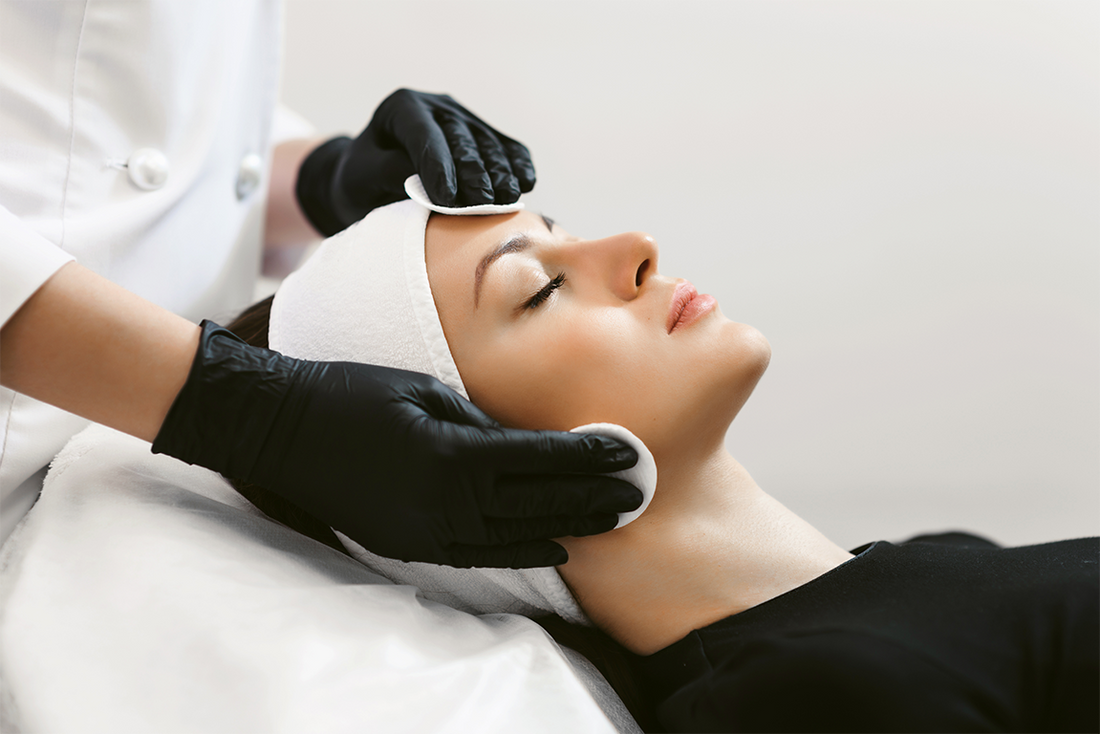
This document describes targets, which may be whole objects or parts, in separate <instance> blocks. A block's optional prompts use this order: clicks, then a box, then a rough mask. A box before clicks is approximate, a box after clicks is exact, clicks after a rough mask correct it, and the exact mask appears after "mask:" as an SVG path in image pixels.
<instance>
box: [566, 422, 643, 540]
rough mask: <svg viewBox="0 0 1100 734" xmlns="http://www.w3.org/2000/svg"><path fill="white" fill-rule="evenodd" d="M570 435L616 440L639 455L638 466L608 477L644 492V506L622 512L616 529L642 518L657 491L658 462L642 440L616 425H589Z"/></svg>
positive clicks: (576, 429) (572, 431) (573, 431)
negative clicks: (586, 435)
mask: <svg viewBox="0 0 1100 734" xmlns="http://www.w3.org/2000/svg"><path fill="white" fill-rule="evenodd" d="M570 433H594V434H597V435H599V436H607V437H609V438H614V439H617V440H619V441H622V442H623V443H625V444H626V445H627V446H629V447H630V448H632V449H634V450H635V451H636V452H637V453H638V463H637V464H635V465H634V466H632V467H630V468H629V469H624V470H623V471H617V472H614V473H612V474H609V475H608V476H612V477H615V478H616V479H622V480H623V481H624V482H630V483H631V484H633V485H634V486H635V487H637V488H638V489H640V490H641V491H642V504H640V505H639V506H638V509H636V510H634V511H633V512H620V513H619V522H618V524H617V525H615V529H616V530H618V529H619V528H621V527H623V526H624V525H629V524H630V523H632V522H634V521H635V520H637V519H638V518H639V517H641V515H642V513H643V512H645V511H646V508H647V507H649V503H650V501H651V500H652V499H653V494H654V492H656V491H657V462H656V461H654V459H653V454H651V453H650V451H649V449H648V448H646V445H645V444H644V443H642V439H640V438H638V437H637V436H635V435H634V434H633V433H631V432H630V431H628V430H627V429H625V428H623V427H622V426H620V425H617V424H615V423H589V424H588V425H586V426H579V427H577V428H574V429H573V430H571V431H570Z"/></svg>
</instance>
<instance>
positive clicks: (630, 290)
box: [578, 232, 658, 301]
mask: <svg viewBox="0 0 1100 734" xmlns="http://www.w3.org/2000/svg"><path fill="white" fill-rule="evenodd" d="M578 250H579V251H580V252H581V253H583V254H582V257H583V258H584V259H587V260H589V265H590V266H591V272H592V273H593V274H594V275H595V276H596V277H597V278H599V279H600V280H603V281H604V283H605V285H606V287H607V288H608V289H609V290H610V291H611V292H612V293H613V294H614V295H615V296H616V297H617V298H620V299H622V300H624V301H631V300H633V299H635V298H637V296H638V293H639V292H640V291H641V289H642V286H643V285H644V284H645V282H646V281H647V280H649V278H650V277H652V276H653V275H655V274H656V273H657V254H658V251H657V242H656V241H655V240H654V239H653V238H652V237H651V236H649V235H648V234H646V233H645V232H624V233H622V234H617V235H613V236H611V237H604V238H603V239H599V240H590V241H589V242H588V243H587V246H582V247H580V248H578Z"/></svg>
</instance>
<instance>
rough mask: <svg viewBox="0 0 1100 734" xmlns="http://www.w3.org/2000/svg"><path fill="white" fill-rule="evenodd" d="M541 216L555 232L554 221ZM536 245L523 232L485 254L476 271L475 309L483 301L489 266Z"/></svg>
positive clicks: (544, 222)
mask: <svg viewBox="0 0 1100 734" xmlns="http://www.w3.org/2000/svg"><path fill="white" fill-rule="evenodd" d="M539 216H541V217H542V222H543V224H545V225H546V228H547V229H548V230H550V231H551V232H553V231H554V220H553V219H551V218H550V217H548V216H546V215H545V214H540V215H539ZM534 244H535V242H534V240H532V239H531V238H530V237H528V236H527V235H526V234H524V233H523V232H518V233H516V234H514V235H512V236H511V237H509V238H508V239H506V240H504V242H501V243H500V244H499V245H497V246H496V247H494V248H493V249H492V250H490V251H489V252H487V253H485V257H483V258H481V261H480V262H479V263H478V264H477V269H476V270H475V271H474V308H477V306H478V301H480V300H481V281H482V280H484V279H485V271H486V270H488V269H489V266H490V265H492V264H493V263H495V262H496V261H497V260H499V259H500V258H502V257H504V256H505V255H511V254H513V253H516V252H523V251H524V250H526V249H529V248H531V247H533V246H534Z"/></svg>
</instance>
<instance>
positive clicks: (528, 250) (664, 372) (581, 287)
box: [425, 211, 771, 459]
mask: <svg viewBox="0 0 1100 734" xmlns="http://www.w3.org/2000/svg"><path fill="white" fill-rule="evenodd" d="M425 248H426V257H427V268H428V279H429V281H430V283H431V287H432V293H433V296H434V298H435V303H436V308H437V309H438V311H439V316H440V321H441V322H442V324H443V331H444V333H445V334H446V337H447V342H448V344H449V345H450V347H451V352H452V354H453V355H454V359H455V363H456V365H457V366H458V371H459V373H460V374H461V375H462V380H463V382H464V383H465V384H466V389H467V391H468V392H469V395H470V399H471V400H472V401H473V402H474V403H475V404H477V405H478V407H480V408H481V409H482V410H484V411H485V412H486V413H488V414H489V415H490V416H492V417H493V418H495V419H496V420H498V421H500V422H501V423H503V424H504V425H507V426H512V427H517V428H530V429H555V430H569V429H570V428H575V427H576V426H579V425H583V424H585V423H595V422H605V423H618V424H620V425H622V426H625V427H626V428H628V429H629V430H630V431H632V432H633V433H634V434H636V435H637V436H638V437H639V438H641V439H642V441H643V442H645V444H646V445H647V446H648V447H649V449H650V450H651V451H652V452H653V453H654V455H655V456H656V457H658V459H660V457H661V456H662V455H667V454H669V453H670V452H683V451H685V450H688V449H692V448H695V449H707V450H711V449H713V448H714V447H715V444H714V442H721V441H722V440H723V438H724V436H725V432H726V429H727V428H728V427H729V423H730V421H732V420H733V418H734V417H735V416H736V415H737V412H738V411H739V410H740V409H741V406H742V405H743V404H744V403H745V401H746V400H747V399H748V397H749V395H750V394H751V393H752V390H753V388H754V387H755V385H756V383H757V381H758V380H759V379H760V376H761V375H762V374H763V373H764V370H765V369H766V368H767V365H768V360H769V358H770V356H771V348H770V346H769V345H768V342H767V340H766V339H765V338H764V337H763V335H761V334H760V333H759V332H758V331H756V330H755V329H753V328H752V327H750V326H746V325H744V324H738V323H734V322H732V321H730V320H729V319H727V318H725V317H724V316H723V315H722V314H721V312H720V311H719V310H718V307H717V304H716V303H714V301H713V299H712V298H711V297H709V296H702V295H700V296H698V297H696V298H694V300H690V297H691V295H692V293H693V291H694V289H692V288H690V284H688V283H687V282H686V281H684V280H683V279H678V278H669V277H666V276H663V275H661V274H659V273H658V271H657V244H656V243H655V242H654V241H653V238H652V237H649V236H648V235H645V234H643V233H640V232H627V233H625V234H618V235H614V236H612V237H605V238H603V239H595V240H586V239H580V238H578V237H574V236H572V235H570V234H569V233H568V232H566V231H565V230H564V229H562V228H561V227H560V226H558V225H557V224H554V223H552V222H551V221H549V220H547V219H544V218H543V217H541V216H539V215H537V214H532V213H530V212H525V211H521V212H517V213H514V214H503V215H499V216H492V217H476V216H474V217H452V216H438V215H433V216H432V217H431V219H430V220H429V221H428V228H427V237H426V244H425ZM685 303H686V307H685ZM691 453H693V452H691Z"/></svg>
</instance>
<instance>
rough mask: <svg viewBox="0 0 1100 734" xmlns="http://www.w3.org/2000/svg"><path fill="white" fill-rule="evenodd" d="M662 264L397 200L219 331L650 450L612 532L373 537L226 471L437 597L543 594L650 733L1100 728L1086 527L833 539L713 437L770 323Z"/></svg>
mask: <svg viewBox="0 0 1100 734" xmlns="http://www.w3.org/2000/svg"><path fill="white" fill-rule="evenodd" d="M657 260H658V251H657V245H656V243H655V242H654V241H653V239H652V238H651V237H648V236H646V235H645V234H642V233H639V232H627V233H624V234H618V235H614V236H611V237H605V238H602V239H594V240H590V239H584V238H581V237H576V236H574V235H572V234H570V233H569V232H567V231H566V230H565V229H563V228H562V227H561V226H559V225H558V224H556V223H555V222H553V221H551V220H550V219H547V218H545V217H542V216H539V215H537V214H533V213H530V212H528V211H510V212H507V213H503V214H495V215H491V216H444V215H440V214H435V213H432V212H431V211H429V209H428V208H426V207H425V206H424V205H422V203H418V202H417V201H413V200H407V201H402V202H398V203H396V204H392V205H390V206H387V207H383V208H381V209H377V210H375V211H374V212H372V213H371V214H370V215H369V216H368V217H367V218H366V219H365V220H364V221H362V222H361V223H359V224H357V225H354V226H352V227H351V228H350V229H348V230H346V231H345V232H343V233H342V234H340V235H337V236H336V237H334V238H332V239H330V240H328V241H327V242H325V243H324V244H323V245H322V247H321V248H320V250H319V251H318V252H317V253H316V255H315V256H314V257H313V258H312V259H311V260H310V261H308V262H307V263H306V264H305V266H304V267H303V268H302V269H301V270H300V271H298V272H297V273H295V274H294V275H292V276H291V277H290V278H289V279H288V280H287V281H286V283H284V285H283V286H282V288H281V289H280V290H279V292H278V293H276V295H275V296H274V301H273V302H272V301H271V300H270V299H269V300H268V301H264V302H261V303H259V304H257V305H256V306H253V307H252V309H250V310H249V311H248V312H246V314H245V315H243V316H242V317H241V318H240V319H238V320H237V321H236V322H235V323H234V324H232V325H231V326H230V329H231V330H233V331H234V333H237V334H239V335H240V336H241V337H243V338H245V339H246V340H248V341H250V342H252V343H254V344H257V345H260V346H270V347H271V348H273V349H276V350H278V351H280V352H283V353H284V354H287V355H289V356H292V357H301V358H308V359H325V360H347V361H360V362H372V363H375V364H378V363H382V364H385V365H386V366H390V367H399V368H404V369H407V370H411V371H415V372H421V373H426V374H430V375H433V376H435V377H438V378H439V379H441V380H442V381H444V382H445V383H446V384H448V385H449V386H450V387H452V388H454V389H455V390H457V391H459V392H460V393H462V394H465V395H468V396H469V399H470V400H471V401H472V402H473V403H474V404H475V405H477V406H478V407H479V408H481V409H482V410H483V411H484V412H485V413H487V414H488V415H490V416H492V417H493V418H494V419H496V420H497V421H499V422H500V423H501V424H502V425H505V426H514V427H520V428H527V429H553V430H569V429H572V428H574V427H577V426H581V425H584V424H590V423H597V422H602V423H613V424H618V425H619V426H623V427H625V428H626V429H628V430H629V431H630V432H631V433H633V434H634V435H635V436H637V437H638V438H640V439H641V441H642V442H643V443H644V445H645V447H647V448H648V449H649V451H650V452H652V457H653V460H654V461H655V462H656V467H657V489H656V492H655V494H654V496H653V498H652V501H651V503H650V504H649V506H648V508H647V509H646V510H645V512H644V514H642V515H641V516H640V517H638V518H637V519H636V520H635V521H633V522H631V523H630V524H628V525H625V526H622V527H620V528H618V529H616V530H613V531H611V532H608V533H605V534H602V535H596V536H591V537H584V538H561V539H560V540H559V541H558V542H560V543H561V545H562V546H564V547H565V549H566V550H567V551H568V553H569V560H568V562H567V563H565V564H564V565H561V566H559V567H557V569H556V570H555V569H536V570H533V571H507V570H488V569H484V570H482V569H467V570H459V569H452V568H444V567H440V566H432V565H430V564H422V563H401V562H397V561H392V560H389V559H383V558H379V557H377V556H373V555H371V554H370V553H367V552H366V551H363V550H362V549H361V548H359V547H358V546H355V545H354V543H352V542H351V541H348V540H346V539H344V541H342V542H340V541H338V539H337V537H336V536H335V535H334V534H333V533H332V531H331V530H329V529H328V528H327V527H324V526H323V525H321V524H320V523H319V522H317V521H314V520H311V518H309V517H308V516H307V515H305V514H304V513H303V512H301V511H298V510H296V508H293V507H288V506H286V505H285V504H284V503H283V501H281V500H279V499H278V498H277V497H274V496H273V495H268V494H267V493H265V492H264V491H263V490H262V488H258V487H252V486H245V485H242V484H240V483H237V485H236V486H237V487H238V489H239V490H240V491H242V493H244V494H245V495H246V496H248V497H249V498H250V499H252V500H253V501H254V502H255V503H256V504H257V505H258V506H259V507H261V509H264V510H265V511H266V512H268V513H269V514H271V515H273V516H275V517H276V518H277V519H280V520H281V521H283V522H285V523H287V524H289V525H291V526H292V527H295V528H296V529H298V530H300V531H301V532H304V533H306V534H308V535H312V536H313V537H315V538H316V539H318V540H320V541H321V542H326V543H329V544H330V545H333V546H334V547H337V548H340V549H341V550H342V549H343V548H344V547H347V548H348V549H350V550H351V552H352V554H353V555H355V556H356V557H358V558H359V559H360V560H363V561H364V562H366V563H368V564H369V565H371V566H373V567H374V568H375V569H376V570H378V571H380V572H381V573H383V574H384V575H386V576H389V577H390V578H392V579H394V580H395V581H399V582H404V583H414V584H415V585H417V586H418V587H419V588H420V590H421V591H422V593H424V594H425V595H426V596H428V597H429V598H432V599H436V600H440V601H444V602H446V603H449V604H451V605H452V606H457V607H458V608H460V609H464V610H466V611H472V612H481V613H484V612H505V611H507V612H514V611H519V612H522V613H525V614H528V615H529V616H533V617H536V618H540V617H547V616H548V615H556V616H557V617H558V619H557V620H555V621H549V620H548V619H541V620H540V621H542V622H543V623H544V626H545V627H546V628H547V629H548V630H549V631H550V632H551V633H552V634H554V636H555V637H556V638H557V639H558V640H559V641H560V642H562V643H563V644H566V645H570V646H573V647H576V648H579V649H580V650H581V652H584V653H586V654H587V655H588V656H589V657H590V658H592V659H593V662H595V663H596V664H597V665H598V666H602V669H603V670H604V672H605V675H606V676H607V677H608V678H609V680H610V682H611V683H612V685H614V686H615V687H616V689H617V690H618V691H619V692H620V695H621V696H622V697H623V699H624V701H625V702H626V703H627V705H628V706H629V707H630V708H631V710H632V712H633V713H634V714H635V717H636V718H637V719H638V720H639V722H640V723H641V724H642V726H643V727H646V728H652V729H666V730H669V731H742V730H744V731H902V730H905V731H1061V732H1065V731H1096V730H1097V729H1098V710H1100V703H1098V689H1100V681H1098V666H1100V662H1098V657H1100V642H1098V637H1097V630H1098V626H1100V622H1098V611H1097V602H1098V598H1100V589H1098V570H1097V557H1098V543H1097V539H1095V538H1093V539H1081V540H1067V541H1063V542H1058V543H1048V544H1044V545H1036V546H1029V547H1021V548H1000V547H997V546H996V545H994V544H993V543H991V542H989V541H986V540H983V539H981V538H978V537H974V536H969V535H965V534H948V535H939V536H923V537H920V538H915V539H913V540H911V541H909V542H905V543H901V544H893V543H889V542H886V541H881V540H880V541H877V542H872V543H868V544H867V545H864V546H861V547H859V548H856V549H854V550H852V551H847V550H845V549H843V548H840V547H838V546H837V545H836V544H834V543H832V542H831V541H830V540H829V539H828V538H826V537H825V536H823V535H822V534H821V533H820V532H818V531H817V530H816V529H814V528H813V527H812V526H810V525H809V524H807V523H806V522H805V521H803V520H802V519H800V518H799V517H798V516H796V515H795V514H794V513H792V512H791V511H790V510H788V509H787V508H785V507H784V506H783V505H781V504H780V503H779V502H777V501H776V500H774V499H772V498H771V497H770V496H768V495H767V494H766V493H765V492H764V491H763V490H762V489H761V488H760V487H759V486H757V484H756V482H755V481H753V478H752V477H751V476H749V474H748V472H746V471H745V469H744V468H743V467H742V466H741V465H740V464H739V463H738V462H737V461H736V460H735V459H734V458H733V457H732V456H730V455H729V453H727V451H726V449H725V441H724V437H725V434H726V431H727V429H728V428H729V426H730V424H731V422H732V421H733V420H734V419H735V418H736V417H737V414H738V412H739V411H740V409H741V407H742V406H743V405H744V404H745V401H746V400H748V398H749V396H750V395H751V394H752V391H753V388H754V387H755V385H756V383H757V381H758V380H759V379H760V377H761V375H762V374H763V373H764V370H765V369H766V368H767V366H768V361H769V358H770V347H769V345H768V342H767V340H766V339H765V338H764V337H763V336H762V335H761V334H760V333H759V332H758V331H756V330H755V329H753V328H752V327H750V326H746V325H744V324H739V323H735V322H733V321H730V320H729V319H727V318H726V317H725V316H723V315H722V313H721V311H720V310H719V308H718V305H717V304H716V303H715V301H714V299H713V298H711V297H709V296H705V295H698V294H697V293H696V292H695V290H694V289H693V288H692V287H691V285H690V284H689V283H687V282H686V281H684V280H682V279H678V278H672V277H668V276H666V275H662V274H661V273H660V272H659V270H658V267H657V264H658V263H657ZM393 491H395V492H399V491H401V488H400V487H394V488H393ZM337 530H339V528H337ZM563 581H564V584H563V583H562V582H563ZM593 627H594V628H595V629H592V628H593ZM616 660H618V661H619V664H616V662H615V661H616ZM654 717H655V718H654Z"/></svg>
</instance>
